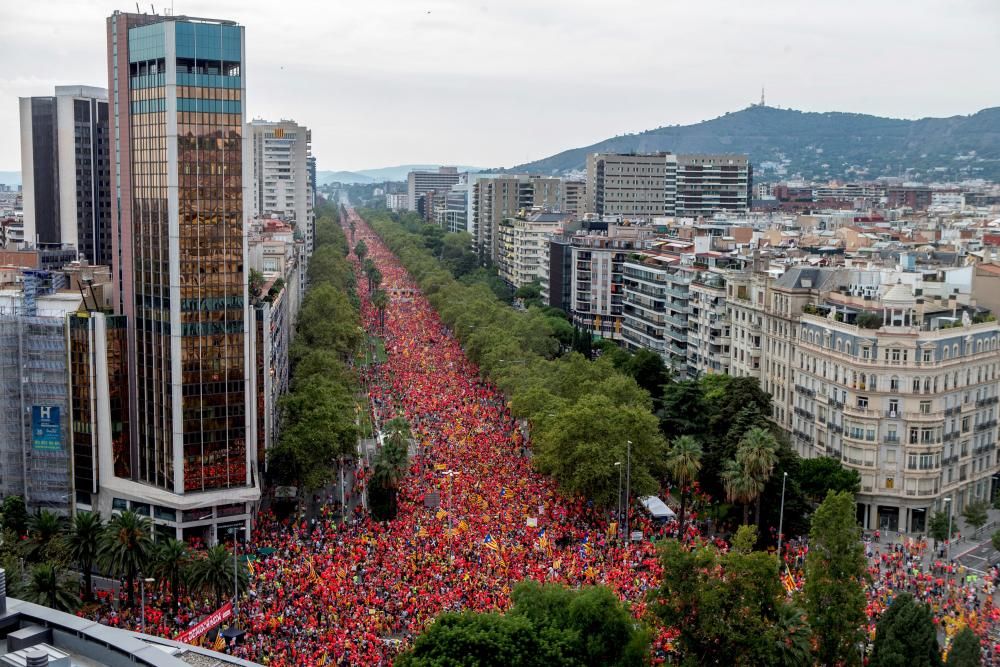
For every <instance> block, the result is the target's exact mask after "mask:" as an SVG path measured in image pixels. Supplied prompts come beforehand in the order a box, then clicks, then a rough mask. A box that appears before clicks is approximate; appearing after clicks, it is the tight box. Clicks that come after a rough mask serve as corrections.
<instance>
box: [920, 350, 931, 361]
mask: <svg viewBox="0 0 1000 667" xmlns="http://www.w3.org/2000/svg"><path fill="white" fill-rule="evenodd" d="M923 361H934V351H933V350H924V351H923Z"/></svg>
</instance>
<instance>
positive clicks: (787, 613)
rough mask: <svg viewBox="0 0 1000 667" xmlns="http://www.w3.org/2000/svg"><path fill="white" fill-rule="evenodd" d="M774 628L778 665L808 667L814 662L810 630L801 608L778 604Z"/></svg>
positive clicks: (783, 666) (782, 666)
mask: <svg viewBox="0 0 1000 667" xmlns="http://www.w3.org/2000/svg"><path fill="white" fill-rule="evenodd" d="M774 630H775V633H776V636H775V642H776V643H777V649H778V651H777V654H778V663H777V664H778V665H780V666H781V667H808V666H809V665H812V664H814V662H813V655H812V641H811V640H812V630H811V629H810V627H809V621H808V620H807V619H806V614H805V612H804V611H802V609H800V608H799V607H796V606H795V605H791V604H782V605H780V606H779V607H778V618H777V619H776V621H775V624H774Z"/></svg>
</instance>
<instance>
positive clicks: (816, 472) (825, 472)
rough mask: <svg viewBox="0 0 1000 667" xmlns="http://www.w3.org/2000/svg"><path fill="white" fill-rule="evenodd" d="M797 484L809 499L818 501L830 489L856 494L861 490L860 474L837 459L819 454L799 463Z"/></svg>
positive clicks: (820, 500) (824, 496)
mask: <svg viewBox="0 0 1000 667" xmlns="http://www.w3.org/2000/svg"><path fill="white" fill-rule="evenodd" d="M799 485H800V486H801V488H802V492H803V493H805V495H806V497H807V498H809V500H811V501H813V502H815V503H819V502H822V500H823V499H824V498H826V495H827V493H829V492H830V491H846V492H848V493H852V494H856V493H857V492H858V491H860V490H861V475H860V474H858V471H857V470H853V469H851V468H845V467H844V466H843V465H841V463H840V461H839V460H837V459H834V458H831V457H829V456H819V457H817V458H814V459H803V460H802V461H801V462H800V463H799Z"/></svg>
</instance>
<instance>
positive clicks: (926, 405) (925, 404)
mask: <svg viewBox="0 0 1000 667" xmlns="http://www.w3.org/2000/svg"><path fill="white" fill-rule="evenodd" d="M930 413H931V401H920V414H922V415H929V414H930Z"/></svg>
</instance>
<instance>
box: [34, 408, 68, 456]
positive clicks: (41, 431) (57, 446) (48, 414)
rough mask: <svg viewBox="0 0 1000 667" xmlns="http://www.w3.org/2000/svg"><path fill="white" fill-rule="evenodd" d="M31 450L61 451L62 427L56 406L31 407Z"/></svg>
mask: <svg viewBox="0 0 1000 667" xmlns="http://www.w3.org/2000/svg"><path fill="white" fill-rule="evenodd" d="M31 448H32V449H37V450H40V451H50V452H52V451H55V452H58V451H62V448H63V447H62V427H61V426H60V425H59V406H58V405H33V406H31Z"/></svg>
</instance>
